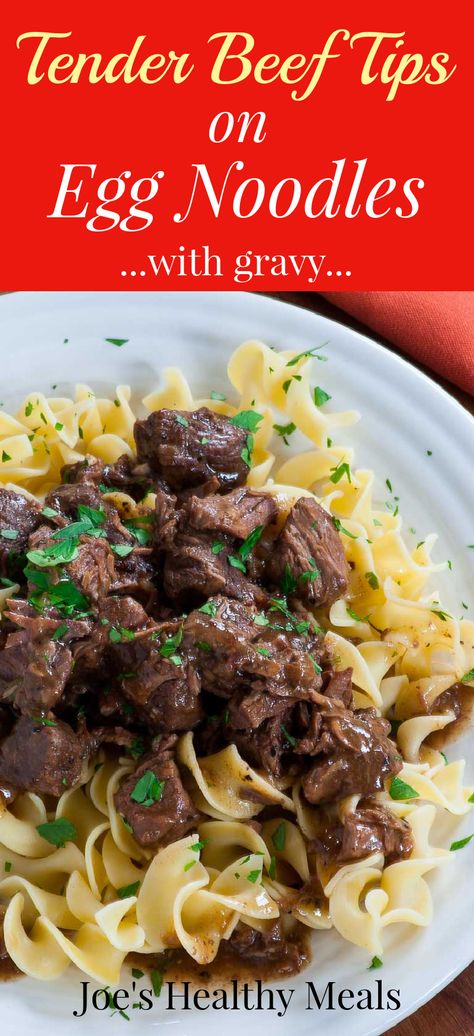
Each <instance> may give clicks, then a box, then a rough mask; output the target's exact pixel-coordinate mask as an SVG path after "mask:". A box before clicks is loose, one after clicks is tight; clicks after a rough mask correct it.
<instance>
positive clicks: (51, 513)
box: [41, 507, 58, 518]
mask: <svg viewBox="0 0 474 1036" xmlns="http://www.w3.org/2000/svg"><path fill="white" fill-rule="evenodd" d="M41 514H43V515H44V517H45V518H57V517H58V512H57V511H55V510H54V508H53V507H43V510H42V512H41Z"/></svg>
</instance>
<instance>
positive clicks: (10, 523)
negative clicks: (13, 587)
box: [0, 488, 44, 578]
mask: <svg viewBox="0 0 474 1036" xmlns="http://www.w3.org/2000/svg"><path fill="white" fill-rule="evenodd" d="M41 521H44V519H43V518H42V517H41V508H40V507H39V505H38V504H36V503H34V501H33V500H28V499H27V497H26V496H22V495H21V493H13V492H12V491H11V490H10V489H3V488H0V533H2V534H4V535H0V574H1V575H3V576H20V573H19V570H18V561H19V558H20V556H21V555H22V554H24V553H25V551H26V550H27V545H28V537H29V536H30V535H31V533H32V532H34V530H35V529H36V528H37V527H38V525H39V524H40V522H41ZM20 578H21V576H20Z"/></svg>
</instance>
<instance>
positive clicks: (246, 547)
mask: <svg viewBox="0 0 474 1036" xmlns="http://www.w3.org/2000/svg"><path fill="white" fill-rule="evenodd" d="M262 532H263V525H257V526H256V528H255V529H253V530H252V532H250V533H249V535H248V536H247V537H246V539H245V540H244V542H243V543H242V544H241V546H240V547H239V557H240V558H242V561H246V560H247V558H248V556H249V554H250V551H251V550H253V548H254V547H256V545H257V543H258V541H259V539H260V537H261V535H262Z"/></svg>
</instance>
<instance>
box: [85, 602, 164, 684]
mask: <svg viewBox="0 0 474 1036" xmlns="http://www.w3.org/2000/svg"><path fill="white" fill-rule="evenodd" d="M144 629H150V632H152V631H153V629H155V624H154V623H153V622H152V621H151V620H150V619H149V617H148V615H147V613H146V611H145V610H144V608H142V606H141V604H140V603H139V602H138V601H135V600H134V598H133V597H106V598H104V599H103V600H101V601H100V602H99V614H98V621H97V622H96V623H95V624H94V627H93V630H92V633H91V636H90V637H87V638H85V639H84V640H82V641H80V642H77V643H76V644H74V646H73V656H74V676H75V679H76V680H77V681H78V682H81V681H84V682H85V683H86V684H87V683H88V681H89V680H90V679H91V677H93V676H94V674H95V675H97V674H101V676H102V679H103V678H104V674H105V679H106V680H107V679H108V676H109V675H110V664H111V651H112V648H113V646H114V639H115V638H116V636H117V635H118V634H119V635H120V634H121V631H122V630H126V631H128V635H130V636H131V637H132V638H133V635H134V634H135V633H137V632H138V631H140V630H144ZM123 636H124V637H125V639H126V637H127V633H125V634H124V635H123Z"/></svg>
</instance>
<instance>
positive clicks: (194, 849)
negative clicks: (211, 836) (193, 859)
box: [189, 839, 207, 853]
mask: <svg viewBox="0 0 474 1036" xmlns="http://www.w3.org/2000/svg"><path fill="white" fill-rule="evenodd" d="M206 841H207V839H204V841H203V842H195V843H194V845H190V846H189V848H190V849H191V852H193V853H199V852H201V849H204V846H205V844H206Z"/></svg>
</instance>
